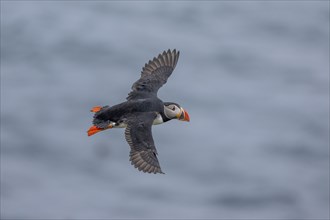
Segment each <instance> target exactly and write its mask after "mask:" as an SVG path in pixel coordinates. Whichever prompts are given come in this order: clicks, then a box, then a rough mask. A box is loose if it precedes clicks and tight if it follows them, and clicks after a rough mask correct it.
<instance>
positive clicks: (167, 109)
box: [164, 102, 190, 121]
mask: <svg viewBox="0 0 330 220" xmlns="http://www.w3.org/2000/svg"><path fill="white" fill-rule="evenodd" d="M164 114H165V116H166V118H167V119H168V120H171V119H178V120H180V121H190V118H189V114H188V112H187V111H185V110H184V109H183V108H182V107H181V106H180V105H179V104H177V103H174V102H165V103H164Z"/></svg>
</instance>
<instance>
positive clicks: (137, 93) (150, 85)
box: [127, 49, 180, 100]
mask: <svg viewBox="0 0 330 220" xmlns="http://www.w3.org/2000/svg"><path fill="white" fill-rule="evenodd" d="M179 55H180V52H179V51H176V50H175V49H174V50H173V51H171V50H167V51H164V52H163V53H162V54H159V55H158V57H157V58H156V57H155V58H153V59H152V60H149V62H148V63H146V64H145V66H144V67H143V68H142V72H141V77H140V79H138V80H137V81H136V82H135V83H134V84H133V85H132V91H131V92H130V93H129V94H128V97H127V100H132V99H141V98H147V97H151V96H157V92H158V90H159V88H160V87H162V86H163V85H164V84H165V83H166V82H167V79H168V78H169V77H170V76H171V74H172V72H173V70H174V68H175V66H176V64H177V62H178V59H179Z"/></svg>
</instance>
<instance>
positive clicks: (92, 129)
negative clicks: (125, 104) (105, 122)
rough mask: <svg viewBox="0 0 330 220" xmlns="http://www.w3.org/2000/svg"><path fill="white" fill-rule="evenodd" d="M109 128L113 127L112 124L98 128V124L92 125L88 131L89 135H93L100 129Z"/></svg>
mask: <svg viewBox="0 0 330 220" xmlns="http://www.w3.org/2000/svg"><path fill="white" fill-rule="evenodd" d="M109 128H112V125H109V126H108V127H107V128H98V127H97V126H95V125H93V126H92V127H90V128H89V130H88V131H87V135H88V136H92V135H94V134H96V133H98V132H100V131H104V130H107V129H109Z"/></svg>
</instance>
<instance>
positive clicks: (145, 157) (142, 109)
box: [91, 49, 183, 173]
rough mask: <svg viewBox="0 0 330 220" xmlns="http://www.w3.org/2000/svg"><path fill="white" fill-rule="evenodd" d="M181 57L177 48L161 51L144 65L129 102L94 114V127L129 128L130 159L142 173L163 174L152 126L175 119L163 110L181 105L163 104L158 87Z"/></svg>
mask: <svg viewBox="0 0 330 220" xmlns="http://www.w3.org/2000/svg"><path fill="white" fill-rule="evenodd" d="M178 59H179V51H176V50H175V49H174V50H173V51H171V50H168V51H164V52H163V53H162V54H159V56H158V57H157V58H154V59H153V60H150V61H149V62H148V63H146V64H145V66H144V67H143V69H142V72H141V77H140V79H138V80H137V81H136V82H135V83H134V84H133V85H132V87H131V89H132V91H131V92H130V93H129V94H128V97H127V101H125V102H123V103H120V104H118V105H114V106H112V107H109V106H104V107H102V108H100V109H99V110H97V111H96V112H95V115H94V119H93V124H94V127H92V128H91V129H94V130H95V129H107V128H112V127H126V130H125V138H126V141H127V142H128V144H129V146H130V147H131V152H130V161H131V163H132V165H134V166H135V167H136V168H137V169H139V170H140V171H143V172H148V173H163V172H162V170H161V168H160V165H159V162H158V159H157V151H156V147H155V144H154V140H153V137H152V131H151V127H152V125H153V124H154V123H155V121H157V120H158V121H159V123H162V122H166V121H169V120H171V119H173V118H174V116H173V117H169V116H168V114H166V113H165V112H164V111H165V110H164V109H165V107H166V106H169V105H176V106H177V107H178V108H181V107H180V106H179V105H178V104H175V103H169V102H166V103H164V102H163V101H162V100H160V99H159V98H158V97H157V92H158V90H159V88H160V87H162V86H163V85H164V84H165V83H166V82H167V79H168V77H170V75H171V74H172V72H173V70H174V68H175V66H176V64H177V62H178ZM174 108H175V107H174ZM181 109H182V108H181ZM173 111H174V110H173ZM182 111H183V109H182ZM177 119H179V118H178V117H177ZM93 134H94V133H93Z"/></svg>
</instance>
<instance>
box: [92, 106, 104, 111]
mask: <svg viewBox="0 0 330 220" xmlns="http://www.w3.org/2000/svg"><path fill="white" fill-rule="evenodd" d="M101 109H102V107H101V106H95V107H93V108H92V109H91V112H99V111H101Z"/></svg>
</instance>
